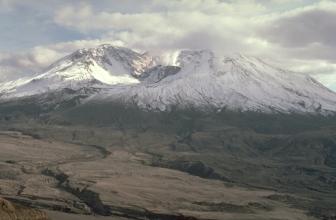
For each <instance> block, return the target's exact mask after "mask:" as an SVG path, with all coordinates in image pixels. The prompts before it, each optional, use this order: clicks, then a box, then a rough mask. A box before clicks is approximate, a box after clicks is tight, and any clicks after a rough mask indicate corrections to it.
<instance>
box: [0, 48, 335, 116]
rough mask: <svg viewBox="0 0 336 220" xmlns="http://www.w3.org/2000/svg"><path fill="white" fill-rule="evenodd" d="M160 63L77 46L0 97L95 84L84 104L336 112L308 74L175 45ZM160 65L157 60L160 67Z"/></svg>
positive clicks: (6, 86)
mask: <svg viewBox="0 0 336 220" xmlns="http://www.w3.org/2000/svg"><path fill="white" fill-rule="evenodd" d="M168 57H171V58H172V59H171V60H170V61H168V62H163V59H162V58H160V57H151V56H150V55H148V54H147V53H145V54H141V53H137V52H135V51H132V50H130V49H127V48H121V47H113V46H109V45H102V46H100V47H98V48H93V49H83V50H79V51H77V52H75V53H73V54H71V55H69V56H67V57H65V58H63V59H61V60H59V61H58V62H56V63H55V64H53V65H51V66H50V67H49V68H48V70H47V71H46V72H44V73H42V74H40V75H37V76H35V77H32V78H28V79H20V80H17V81H15V82H7V83H3V84H1V85H0V92H1V94H2V97H3V98H7V99H8V98H14V97H25V96H29V95H38V94H42V93H46V92H50V91H58V90H61V89H64V88H70V89H73V90H79V89H81V88H99V89H98V90H97V91H99V92H98V93H96V94H93V95H91V96H90V97H89V98H87V99H86V100H85V101H86V102H97V101H98V102H110V101H115V100H123V101H125V102H132V103H136V104H137V105H139V106H140V107H142V108H146V109H155V110H169V109H170V108H171V107H172V106H179V107H186V106H190V105H192V106H195V107H198V108H202V109H208V108H215V109H217V110H222V109H230V110H239V111H261V112H284V113H291V112H297V113H322V114H328V113H331V112H335V111H336V94H335V93H334V92H332V91H330V90H329V89H327V88H326V87H324V86H323V85H321V84H320V83H318V82H317V81H315V80H314V79H313V78H311V77H309V76H307V75H303V74H299V73H294V72H290V71H286V70H283V69H279V68H276V67H273V66H271V65H269V64H267V63H265V62H264V61H262V60H260V59H258V58H254V57H246V56H242V55H235V56H232V57H223V56H217V55H216V54H214V53H213V52H211V51H208V50H199V51H191V50H182V51H178V52H174V53H172V54H170V56H168ZM163 63H165V64H164V65H163Z"/></svg>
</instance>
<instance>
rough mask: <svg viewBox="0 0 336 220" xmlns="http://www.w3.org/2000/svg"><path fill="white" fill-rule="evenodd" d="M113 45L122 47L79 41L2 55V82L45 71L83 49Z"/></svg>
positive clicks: (95, 41) (102, 42) (0, 58)
mask: <svg viewBox="0 0 336 220" xmlns="http://www.w3.org/2000/svg"><path fill="white" fill-rule="evenodd" d="M105 43H111V44H114V45H120V46H122V44H121V42H116V41H108V40H78V41H70V42H64V43H57V44H51V45H46V46H37V47H34V48H32V49H30V50H28V51H23V52H20V53H0V67H1V68H0V80H5V79H7V80H12V79H15V78H17V77H22V76H27V75H31V74H35V73H39V72H41V71H43V69H45V68H46V67H48V66H49V65H50V64H52V63H53V62H55V61H57V60H58V59H60V58H62V57H64V56H66V55H68V54H70V53H72V52H74V51H75V50H78V49H81V48H91V47H96V46H98V45H101V44H105Z"/></svg>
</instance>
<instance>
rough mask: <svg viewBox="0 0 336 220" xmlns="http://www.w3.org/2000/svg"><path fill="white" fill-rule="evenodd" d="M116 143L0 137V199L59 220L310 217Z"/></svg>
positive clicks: (268, 194)
mask: <svg viewBox="0 0 336 220" xmlns="http://www.w3.org/2000/svg"><path fill="white" fill-rule="evenodd" d="M73 135H75V134H73ZM111 135H113V134H111ZM64 140H66V138H64ZM163 141H164V140H163ZM119 144H120V143H118V141H115V143H113V142H110V143H109V146H110V147H107V148H103V147H100V146H96V145H89V144H80V143H76V142H75V141H73V142H72V143H65V142H60V141H59V140H56V139H53V138H41V137H38V136H31V135H28V134H23V133H21V132H17V131H3V132H0V151H1V154H0V194H1V196H3V197H5V198H7V199H9V200H11V201H14V202H16V203H20V204H25V205H29V206H32V207H37V208H42V209H47V210H49V211H47V213H48V214H49V216H50V217H51V218H52V219H64V220H66V219H69V220H70V219H71V220H72V219H73V220H76V219H81V220H82V219H83V220H84V219H88V220H91V219H95V220H96V219H97V220H99V219H101V220H104V219H106V220H110V219H111V220H112V219H113V220H114V219H115V220H122V219H125V218H129V219H179V220H184V219H185V220H187V219H189V220H198V219H213V220H216V219H217V220H222V219H227V220H230V219H232V220H238V219H239V220H243V219H245V220H252V219H258V220H263V219H264V220H270V219H274V220H275V219H283V220H285V219H286V220H308V219H311V220H313V219H315V218H314V217H312V216H308V215H307V211H305V210H301V209H298V208H294V207H292V206H290V205H289V204H287V203H284V202H282V201H276V200H274V199H271V198H273V197H277V196H278V197H279V196H280V197H281V196H285V195H283V194H281V193H277V192H275V191H273V190H261V189H255V188H251V187H242V186H238V185H235V184H233V183H228V182H225V181H223V180H216V179H206V178H201V177H197V176H194V175H190V174H188V173H186V172H182V171H178V170H173V169H168V168H161V167H157V166H152V165H151V164H152V159H153V158H152V157H153V155H152V154H151V153H150V152H146V151H140V150H139V149H138V150H136V148H134V147H133V146H132V143H130V145H129V146H121V145H119ZM133 144H134V143H133ZM252 175H253V174H252ZM55 211H57V212H55ZM64 212H67V213H73V214H64ZM76 214H77V215H76ZM83 215H86V216H85V218H84V217H83ZM90 215H91V216H90ZM92 215H96V216H109V217H92Z"/></svg>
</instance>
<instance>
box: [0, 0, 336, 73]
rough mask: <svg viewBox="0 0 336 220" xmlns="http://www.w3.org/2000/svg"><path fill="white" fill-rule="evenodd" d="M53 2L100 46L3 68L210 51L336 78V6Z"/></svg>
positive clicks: (60, 20)
mask: <svg viewBox="0 0 336 220" xmlns="http://www.w3.org/2000/svg"><path fill="white" fill-rule="evenodd" d="M27 1H29V2H38V1H37V0H27ZM51 1H52V2H53V3H52V4H53V6H54V5H57V7H54V14H53V13H51V16H53V18H52V19H51V20H52V21H53V22H54V23H55V24H57V25H58V26H59V27H63V28H65V29H67V30H72V31H78V32H80V33H81V34H83V35H84V36H88V37H91V38H92V35H94V36H95V37H93V39H95V38H97V40H83V41H71V42H68V43H66V42H65V43H58V44H53V45H47V46H43V47H42V46H38V47H35V48H33V49H32V50H30V51H29V52H22V53H19V54H11V55H10V58H6V59H4V58H1V57H0V66H3V65H4V64H6V68H7V70H12V69H13V68H14V69H15V66H16V67H17V68H19V69H20V70H22V71H23V70H25V72H28V71H32V70H34V71H38V70H40V69H41V68H43V67H45V66H47V65H48V64H50V63H51V62H53V61H54V60H56V59H58V58H59V57H61V56H63V55H65V54H68V53H70V52H72V51H74V50H76V49H78V48H81V47H93V46H96V45H98V44H100V43H102V42H118V43H119V44H123V45H125V46H128V47H131V48H136V49H142V50H149V51H154V52H156V51H159V50H174V49H181V48H191V49H199V48H202V49H204V48H206V49H212V50H216V51H217V52H220V53H224V54H229V53H233V52H242V53H246V54H251V55H255V56H261V57H266V58H273V59H276V60H279V61H281V63H283V66H284V67H285V68H287V67H289V68H293V69H295V70H300V71H304V72H316V71H320V75H323V74H324V75H329V76H328V77H327V78H328V79H329V78H330V77H331V76H334V75H335V73H334V72H333V71H329V72H328V73H327V72H326V71H325V68H331V69H332V70H333V68H334V66H333V65H334V63H336V55H335V53H334V51H335V49H336V41H335V40H334V36H335V35H336V32H335V30H336V23H335V21H336V17H335V16H336V3H335V2H333V1H328V0H323V1H315V2H316V3H311V2H313V0H309V1H308V0H291V1H289V0H268V1H267V0H226V1H223V0H169V1H164V0H146V1H143V0H127V1H122V2H120V1H115V0H108V1H105V0H101V1H93V0H91V1H90V0H85V1H80V2H79V1H63V0H59V1H54V0H51ZM14 2H16V4H19V3H17V2H21V3H20V4H23V3H22V2H26V1H16V0H14V1H13V2H12V1H8V0H0V6H1V5H5V4H7V5H8V6H10V5H13V4H14ZM12 3H13V4H12ZM57 3H58V4H57ZM34 5H35V6H36V7H37V4H33V6H34ZM98 5H99V7H98ZM290 6H292V7H290ZM11 7H13V6H11ZM323 62H325V67H324V69H323V68H322V67H321V65H322V64H321V63H323ZM316 66H318V67H319V68H316ZM303 67H305V68H303ZM320 75H318V74H315V76H317V77H319V76H320ZM335 78H336V77H335Z"/></svg>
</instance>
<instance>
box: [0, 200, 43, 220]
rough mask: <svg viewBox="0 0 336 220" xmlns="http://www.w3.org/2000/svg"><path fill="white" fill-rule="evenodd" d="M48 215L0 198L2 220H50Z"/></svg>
mask: <svg viewBox="0 0 336 220" xmlns="http://www.w3.org/2000/svg"><path fill="white" fill-rule="evenodd" d="M48 219H49V218H48V217H47V215H46V213H44V212H42V211H40V210H37V209H32V208H27V207H23V206H21V205H16V204H13V203H11V202H9V201H7V200H5V199H2V198H0V220H48Z"/></svg>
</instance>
